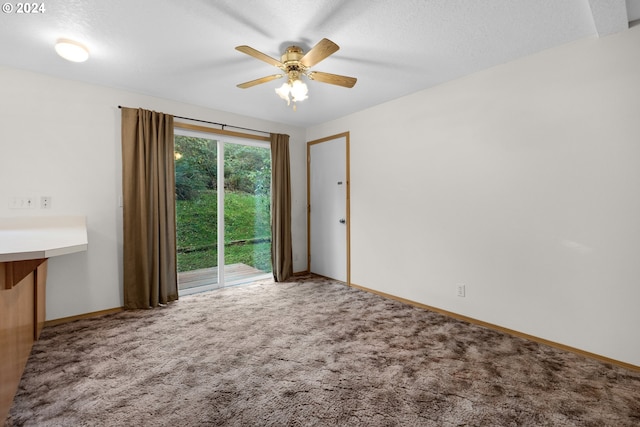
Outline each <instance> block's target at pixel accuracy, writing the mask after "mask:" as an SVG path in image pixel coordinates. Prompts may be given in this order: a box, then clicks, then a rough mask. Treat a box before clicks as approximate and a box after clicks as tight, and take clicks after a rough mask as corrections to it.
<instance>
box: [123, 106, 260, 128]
mask: <svg viewBox="0 0 640 427" xmlns="http://www.w3.org/2000/svg"><path fill="white" fill-rule="evenodd" d="M118 108H120V109H122V105H118ZM173 117H174V118H176V119H183V120H191V121H194V122H200V123H207V124H210V125H217V126H222V130H224V128H225V127H228V128H234V129H242V130H248V131H251V132H259V133H266V134H268V135H270V134H271V132H267V131H264V130H257V129H250V128H243V127H240V126H233V125H227V124H224V123H217V122H210V121H208V120H200V119H192V118H190V117H182V116H173Z"/></svg>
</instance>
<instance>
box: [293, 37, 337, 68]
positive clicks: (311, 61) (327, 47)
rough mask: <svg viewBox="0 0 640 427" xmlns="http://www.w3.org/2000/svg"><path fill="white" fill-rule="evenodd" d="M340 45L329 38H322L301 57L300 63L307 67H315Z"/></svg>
mask: <svg viewBox="0 0 640 427" xmlns="http://www.w3.org/2000/svg"><path fill="white" fill-rule="evenodd" d="M338 49H340V47H339V46H338V45H337V44H335V43H334V42H332V41H331V40H329V39H322V40H320V41H319V42H318V44H316V45H315V46H314V47H312V48H311V50H310V51H309V52H307V53H306V55H305V56H303V57H302V58H300V63H301V64H302V65H304V66H305V67H307V68H310V67H313V66H314V65H316V64H317V63H318V62H320V61H322V60H323V59H325V58H326V57H327V56H329V55H331V54H333V53H335V52H337V51H338Z"/></svg>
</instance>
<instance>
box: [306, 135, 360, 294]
mask: <svg viewBox="0 0 640 427" xmlns="http://www.w3.org/2000/svg"><path fill="white" fill-rule="evenodd" d="M340 138H344V139H345V150H346V153H345V163H346V165H345V167H346V170H345V177H346V192H345V197H346V200H345V206H346V213H345V214H346V220H347V223H346V227H347V232H346V234H347V238H346V240H347V241H346V242H345V244H346V253H347V259H346V260H345V262H346V263H347V286H351V177H350V164H351V160H350V148H349V145H350V144H349V132H348V131H347V132H343V133H339V134H336V135H330V136H327V137H324V138H320V139H315V140H313V141H308V142H307V271H308V272H311V237H312V236H311V146H312V145H315V144H321V143H323V142H328V141H333V140H334V139H340Z"/></svg>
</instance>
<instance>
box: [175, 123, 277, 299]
mask: <svg viewBox="0 0 640 427" xmlns="http://www.w3.org/2000/svg"><path fill="white" fill-rule="evenodd" d="M175 159H176V160H175V172H176V215H177V219H176V226H177V246H178V247H177V252H178V288H179V290H180V294H181V295H185V294H188V293H193V292H200V291H204V290H210V289H215V288H219V287H222V286H229V285H236V284H241V283H247V282H250V281H253V280H257V279H260V278H266V277H270V274H269V273H270V272H271V228H270V210H271V209H270V200H271V196H270V192H271V187H270V179H271V153H270V150H269V146H268V144H267V143H260V142H255V141H253V140H245V139H239V138H227V137H225V138H224V139H219V140H215V139H212V138H211V135H208V134H202V133H199V132H197V133H196V132H192V131H184V130H182V129H176V136H175ZM220 266H222V268H220Z"/></svg>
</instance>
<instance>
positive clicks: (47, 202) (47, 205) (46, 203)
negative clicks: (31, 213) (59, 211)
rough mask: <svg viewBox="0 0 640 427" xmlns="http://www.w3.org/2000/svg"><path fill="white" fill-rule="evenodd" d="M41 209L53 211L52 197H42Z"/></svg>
mask: <svg viewBox="0 0 640 427" xmlns="http://www.w3.org/2000/svg"><path fill="white" fill-rule="evenodd" d="M40 207H41V208H42V209H51V196H42V197H40Z"/></svg>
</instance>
